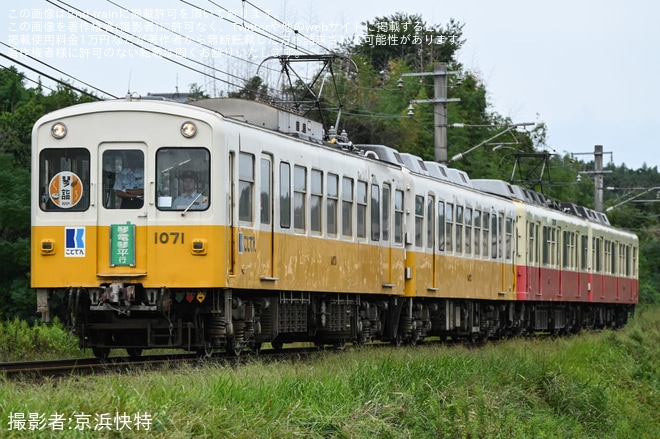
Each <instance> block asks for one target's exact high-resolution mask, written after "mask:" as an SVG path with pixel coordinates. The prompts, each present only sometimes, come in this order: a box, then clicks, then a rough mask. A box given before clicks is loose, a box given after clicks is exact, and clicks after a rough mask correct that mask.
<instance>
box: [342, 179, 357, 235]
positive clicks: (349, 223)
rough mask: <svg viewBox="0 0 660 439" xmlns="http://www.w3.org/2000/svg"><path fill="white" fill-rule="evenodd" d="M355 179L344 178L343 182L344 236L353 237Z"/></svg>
mask: <svg viewBox="0 0 660 439" xmlns="http://www.w3.org/2000/svg"><path fill="white" fill-rule="evenodd" d="M353 185H354V183H353V179H352V178H349V177H344V178H342V182H341V230H342V235H344V236H353Z"/></svg>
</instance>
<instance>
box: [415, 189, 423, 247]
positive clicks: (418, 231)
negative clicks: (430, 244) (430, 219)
mask: <svg viewBox="0 0 660 439" xmlns="http://www.w3.org/2000/svg"><path fill="white" fill-rule="evenodd" d="M423 225H424V197H423V196H421V195H417V196H416V197H415V247H421V246H422V227H423Z"/></svg>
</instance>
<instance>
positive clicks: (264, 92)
mask: <svg viewBox="0 0 660 439" xmlns="http://www.w3.org/2000/svg"><path fill="white" fill-rule="evenodd" d="M266 96H268V86H267V85H266V84H264V80H263V79H261V77H259V76H253V77H252V78H250V79H249V80H246V81H245V83H244V85H243V88H242V89H241V90H240V91H237V92H230V93H229V97H230V98H241V99H249V100H251V101H254V100H255V99H257V98H262V99H265V98H266Z"/></svg>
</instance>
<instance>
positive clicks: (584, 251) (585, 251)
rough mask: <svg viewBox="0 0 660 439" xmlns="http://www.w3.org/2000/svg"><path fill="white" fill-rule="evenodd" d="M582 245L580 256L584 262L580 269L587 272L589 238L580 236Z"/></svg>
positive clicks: (581, 263)
mask: <svg viewBox="0 0 660 439" xmlns="http://www.w3.org/2000/svg"><path fill="white" fill-rule="evenodd" d="M580 245H581V247H582V248H581V251H580V256H581V258H582V260H581V261H580V269H582V270H587V269H588V268H589V236H587V235H580Z"/></svg>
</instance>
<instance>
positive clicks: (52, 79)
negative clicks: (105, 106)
mask: <svg viewBox="0 0 660 439" xmlns="http://www.w3.org/2000/svg"><path fill="white" fill-rule="evenodd" d="M0 56H1V57H3V58H6V59H8V60H9V61H11V62H13V63H15V64H18V65H20V66H21V67H23V68H26V69H28V70H32V71H33V72H37V73H39V74H40V75H42V76H45V77H46V78H48V79H50V80H51V81H55V82H57V83H58V84H62V85H64V86H66V87H69V88H71V89H73V90H75V91H77V92H78V93H82V94H84V95H85V96H89V97H91V98H94V99H100V98H99V97H98V96H96V95H93V94H91V93H89V92H88V91H85V90H82V89H80V88H78V87H75V86H73V85H71V84H68V83H66V82H64V81H61V80H59V79H56V78H54V77H52V76H50V75H48V74H46V73H44V72H41V71H39V70H37V69H35V68H34V67H30V66H28V65H27V64H24V63H22V62H20V61H17V60H15V59H13V58H11V57H9V56H7V55H5V54H4V53H0Z"/></svg>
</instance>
